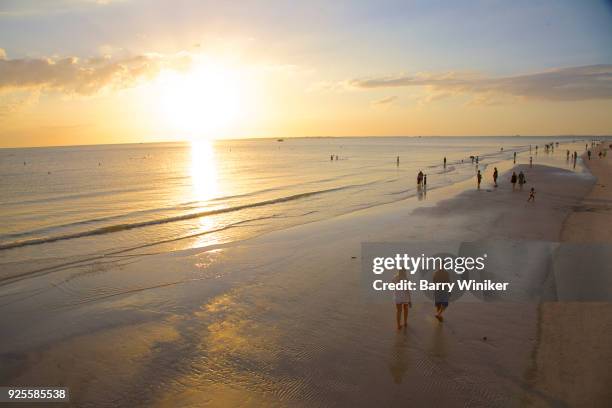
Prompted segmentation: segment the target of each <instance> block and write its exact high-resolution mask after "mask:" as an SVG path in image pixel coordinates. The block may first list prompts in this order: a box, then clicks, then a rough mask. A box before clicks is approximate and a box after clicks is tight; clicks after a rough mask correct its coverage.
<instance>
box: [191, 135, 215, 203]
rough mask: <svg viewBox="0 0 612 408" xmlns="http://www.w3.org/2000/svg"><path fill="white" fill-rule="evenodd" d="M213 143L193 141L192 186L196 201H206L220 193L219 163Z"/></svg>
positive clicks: (206, 140) (209, 141)
mask: <svg viewBox="0 0 612 408" xmlns="http://www.w3.org/2000/svg"><path fill="white" fill-rule="evenodd" d="M212 143H213V142H212V141H211V140H208V139H202V140H193V141H191V186H192V193H193V198H194V200H195V201H206V200H209V199H211V198H213V197H215V196H216V195H217V194H218V193H219V185H218V180H217V177H218V176H217V162H216V159H215V151H214V148H213V145H212Z"/></svg>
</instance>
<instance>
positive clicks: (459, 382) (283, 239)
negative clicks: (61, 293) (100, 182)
mask: <svg viewBox="0 0 612 408" xmlns="http://www.w3.org/2000/svg"><path fill="white" fill-rule="evenodd" d="M510 167H511V166H507V168H510ZM519 169H522V170H524V171H525V173H526V175H527V180H528V184H527V185H526V186H525V188H524V189H523V191H512V188H511V187H510V186H509V183H508V181H507V179H508V178H509V174H508V173H507V172H506V173H504V174H503V175H502V176H501V178H500V181H501V183H500V187H498V188H493V187H492V186H491V184H490V182H489V177H490V176H489V173H490V171H492V169H489V171H487V174H485V177H486V179H485V182H484V183H483V188H482V189H481V190H476V188H475V182H474V181H473V180H470V181H467V182H465V183H461V184H459V185H456V186H453V187H448V188H442V189H438V190H432V191H429V192H427V194H421V195H420V196H419V197H418V198H415V199H413V200H406V201H402V202H398V203H394V204H390V205H385V206H379V207H375V208H371V209H368V210H365V211H358V212H354V213H352V214H348V215H345V216H341V217H336V218H333V219H330V220H326V221H321V222H316V223H311V224H306V225H301V226H299V227H294V228H290V229H286V230H281V231H276V232H273V233H269V234H266V235H263V236H260V237H257V238H254V239H250V240H246V241H243V242H239V243H235V244H232V245H220V246H216V247H214V248H207V249H201V248H200V249H193V250H186V251H181V252H177V253H174V254H173V255H172V256H168V255H167V254H159V255H155V254H153V255H149V256H142V257H136V258H134V259H133V260H132V262H131V263H126V264H122V265H121V268H120V271H117V272H116V273H117V279H120V278H121V277H122V276H131V277H132V278H133V279H138V276H146V273H157V271H160V270H164V269H165V270H168V269H169V270H172V271H173V272H175V275H176V274H179V273H184V274H186V275H189V276H197V271H199V270H200V269H201V265H206V268H205V269H206V274H207V276H208V277H212V278H214V277H218V279H216V280H215V279H212V280H211V279H203V280H198V279H191V280H188V281H187V280H186V281H184V282H182V283H181V284H176V285H168V286H164V287H156V288H150V289H148V290H142V291H139V292H138V293H130V294H125V295H123V296H115V297H110V298H105V299H101V300H98V301H97V302H95V303H93V304H92V306H90V309H87V310H86V311H81V312H80V313H81V314H85V315H86V316H87V317H88V318H90V319H91V318H92V316H101V319H104V316H105V315H106V314H110V313H112V312H114V311H117V310H120V311H122V312H123V313H125V314H126V315H128V316H132V315H131V314H130V313H135V316H136V317H134V318H133V319H132V318H125V319H124V321H123V322H121V323H116V322H115V323H114V324H112V325H111V324H109V325H107V326H103V327H98V328H97V329H96V330H94V331H92V332H90V333H78V331H75V332H74V333H73V334H71V335H70V336H64V337H63V338H62V337H59V338H53V341H49V342H47V343H46V344H40V345H38V346H33V345H29V346H28V347H25V346H23V347H21V348H20V347H19V346H18V341H17V339H18V336H12V337H10V336H9V337H8V338H7V342H10V339H11V338H13V339H15V340H13V341H12V343H10V344H15V346H14V349H15V351H14V352H13V353H12V354H11V355H12V356H13V358H12V361H13V363H12V364H11V365H10V367H9V368H7V367H5V368H3V369H2V370H0V379H1V380H2V383H6V384H8V383H10V384H14V385H34V384H41V385H49V384H51V383H53V384H58V383H61V384H62V385H65V386H69V387H70V389H71V392H72V401H73V403H74V404H75V405H80V406H93V405H94V404H95V405H96V406H117V405H121V406H159V407H173V406H227V405H243V406H258V405H266V406H322V405H323V406H325V405H334V406H338V405H340V406H396V405H406V404H410V405H416V406H442V405H444V406H487V407H489V406H524V405H542V406H550V405H554V406H605V405H607V404H608V403H609V401H610V394H609V390H608V389H606V385H607V384H609V383H610V381H609V375H608V374H606V373H605V370H604V368H605V367H606V368H607V367H609V364H607V363H606V358H609V357H608V356H609V350H604V349H605V348H606V346H608V348H609V344H610V339H611V338H610V331H609V330H607V329H605V327H609V326H608V325H607V324H603V325H602V324H601V321H600V322H599V326H600V327H597V326H598V324H597V321H596V320H593V316H590V315H589V313H588V312H590V311H591V309H590V308H591V305H588V306H584V305H583V304H580V305H577V306H576V307H575V308H572V309H571V310H569V311H567V312H566V311H565V309H564V308H567V307H568V306H567V305H566V304H565V303H562V304H552V303H551V304H544V305H540V303H538V302H496V303H481V302H465V303H461V302H460V303H457V304H453V305H451V307H450V308H449V310H448V312H447V314H446V320H445V322H444V323H443V324H439V323H438V322H437V321H436V320H435V319H434V317H433V314H434V311H433V305H431V304H430V303H417V304H415V305H414V307H413V308H412V309H411V310H410V317H409V323H408V327H407V328H405V329H402V330H400V331H396V330H395V327H394V305H393V304H392V301H391V299H389V302H388V303H384V302H382V303H380V302H370V301H367V299H365V298H364V296H363V288H362V281H361V272H360V268H361V264H360V259H359V256H360V251H361V243H362V242H368V241H370V242H375V241H386V242H394V241H397V242H401V241H435V240H438V239H440V237H444V239H445V240H457V241H470V240H472V241H473V240H483V239H484V240H495V239H503V240H538V241H559V239H560V237H562V236H563V237H565V234H570V232H568V231H569V230H568V228H580V227H581V226H582V225H584V224H585V223H588V224H589V225H591V224H590V222H596V223H600V222H601V221H599V220H598V221H588V220H583V221H582V222H577V223H572V224H571V225H573V227H570V226H568V224H565V225H566V226H565V227H564V222H565V221H566V219H568V216H569V220H571V219H572V217H573V216H574V215H575V214H576V213H575V210H576V208H580V206H581V205H584V202H586V201H583V200H582V199H583V197H585V195H587V194H589V191H591V190H592V189H593V185H594V180H595V179H594V178H593V177H591V176H590V175H589V174H588V173H587V174H576V173H573V172H570V171H568V170H564V169H560V168H555V167H548V166H538V165H536V166H534V167H533V168H530V167H529V166H528V165H519V166H517V167H516V170H517V171H518V170H519ZM503 170H505V169H502V171H503ZM597 171H598V170H597V169H595V167H593V172H594V174H595V175H596V176H597V177H598V179H597V180H598V181H597V183H598V184H601V183H603V184H606V185H607V182H606V181H605V179H604V176H600V175H599V174H597ZM608 174H609V171H608ZM531 186H535V188H536V190H537V201H536V203H527V202H526V200H527V195H528V189H529V188H530V187H531ZM461 191H463V192H461ZM590 194H593V193H590ZM597 194H600V193H597ZM448 197H452V198H450V199H449V198H448ZM597 197H598V198H602V196H597ZM590 199H591V195H589V196H588V197H587V200H590ZM607 222H608V225H609V219H608V221H607ZM600 225H601V224H600ZM589 228H594V227H589ZM570 235H571V234H570ZM606 242H609V241H606ZM519 272H520V271H519ZM85 278H87V277H85ZM40 279H44V278H40ZM88 279H93V278H88ZM546 279H547V277H546V276H539V277H537V279H533V277H530V276H528V274H522V275H521V274H520V273H518V272H517V280H520V282H521V284H523V285H532V286H534V287H535V286H537V285H541V284H542V282H544V281H545V280H546ZM211 282H212V283H211ZM562 283H563V282H560V284H562ZM607 289H608V290H609V288H607ZM152 299H153V300H154V301H152ZM141 304H147V305H151V304H159V307H158V308H157V309H156V310H141V309H140V308H139V307H140V305H141ZM603 305H604V306H603V307H605V308H606V310H609V309H608V308H609V304H603ZM600 306H601V305H600ZM570 307H571V306H570ZM595 307H597V306H595ZM58 310H59V312H56V313H60V312H61V311H62V309H58ZM559 310H562V311H563V313H559ZM560 316H563V317H565V318H567V317H569V318H571V320H569V321H570V322H572V323H573V324H571V325H570V326H568V325H566V324H565V320H564V319H560ZM74 318H78V316H77V317H74ZM139 319H140V320H146V321H147V322H146V324H144V325H142V326H140V325H141V324H143V323H138V324H136V323H135V322H134V321H138V320H139ZM601 326H603V327H601ZM564 336H567V340H560V339H565V337H564ZM576 336H582V337H576ZM585 338H586V339H587V340H586V341H588V344H589V345H590V346H591V345H592V346H596V345H597V344H599V346H598V347H596V348H595V349H592V350H591V349H588V350H580V348H581V345H582V344H585V343H584V342H583V341H584V340H585ZM578 340H580V341H578ZM113 345H117V347H114V346H113ZM33 348H34V351H32V349H33ZM115 349H116V351H115ZM68 355H69V356H71V359H69V360H67V356H68ZM105 355H108V357H104V356H105ZM586 355H589V360H588V361H589V362H590V364H592V365H591V366H587V365H588V364H589V363H585V362H584V361H581V360H580V359H581V358H583V357H584V356H586ZM560 356H562V358H559V357H560ZM581 356H582V357H581ZM594 356H598V357H601V361H594V359H593V357H594ZM67 361H68V363H67ZM66 364H68V365H66ZM579 377H580V378H579ZM585 382H587V383H589V384H587V387H586V388H584V386H585V384H584V383H585ZM577 388H580V389H577Z"/></svg>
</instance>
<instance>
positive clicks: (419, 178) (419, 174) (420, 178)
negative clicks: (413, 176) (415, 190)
mask: <svg viewBox="0 0 612 408" xmlns="http://www.w3.org/2000/svg"><path fill="white" fill-rule="evenodd" d="M421 183H423V172H422V171H421V170H419V173H418V174H417V185H419V186H420V185H421Z"/></svg>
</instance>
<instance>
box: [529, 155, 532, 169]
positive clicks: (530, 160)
mask: <svg viewBox="0 0 612 408" xmlns="http://www.w3.org/2000/svg"><path fill="white" fill-rule="evenodd" d="M529 167H533V156H529Z"/></svg>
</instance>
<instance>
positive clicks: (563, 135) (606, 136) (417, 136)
mask: <svg viewBox="0 0 612 408" xmlns="http://www.w3.org/2000/svg"><path fill="white" fill-rule="evenodd" d="M368 137H369V138H411V139H418V138H437V137H458V138H461V137H464V138H465V137H474V138H480V137H482V138H487V137H507V138H527V137H532V138H537V137H542V138H551V137H562V138H570V137H575V138H585V137H597V138H610V137H612V134H556V135H552V134H548V135H522V134H515V135H413V136H410V135H368V136H357V135H344V136H282V137H273V136H261V137H258V136H252V137H239V138H202V140H209V141H212V142H217V141H239V140H254V139H257V140H266V139H271V140H284V139H349V138H353V139H355V138H368ZM192 141H193V140H189V139H185V140H165V141H147V142H144V141H131V142H117V143H85V144H57V145H53V144H50V145H34V146H0V149H39V148H46V147H86V146H118V145H138V144H171V143H191V142H192Z"/></svg>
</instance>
